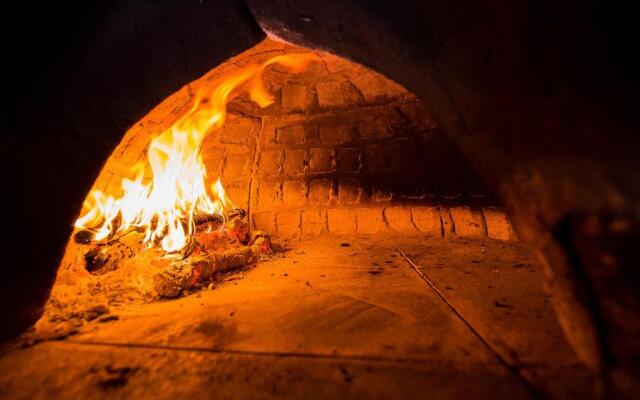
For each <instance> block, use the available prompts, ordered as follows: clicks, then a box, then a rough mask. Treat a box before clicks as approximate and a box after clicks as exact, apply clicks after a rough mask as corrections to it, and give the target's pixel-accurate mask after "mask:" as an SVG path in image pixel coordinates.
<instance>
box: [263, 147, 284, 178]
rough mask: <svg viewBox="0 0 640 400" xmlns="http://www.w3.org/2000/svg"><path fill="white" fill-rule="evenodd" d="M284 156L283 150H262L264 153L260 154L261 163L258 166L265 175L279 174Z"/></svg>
mask: <svg viewBox="0 0 640 400" xmlns="http://www.w3.org/2000/svg"><path fill="white" fill-rule="evenodd" d="M282 157H283V152H282V151H264V152H262V154H260V163H259V166H258V168H259V169H260V173H261V174H262V175H264V176H269V175H277V174H279V172H280V164H281V162H282Z"/></svg>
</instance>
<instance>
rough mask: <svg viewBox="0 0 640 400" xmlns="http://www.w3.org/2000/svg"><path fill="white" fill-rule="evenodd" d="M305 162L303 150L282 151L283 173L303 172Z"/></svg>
mask: <svg viewBox="0 0 640 400" xmlns="http://www.w3.org/2000/svg"><path fill="white" fill-rule="evenodd" d="M306 165H307V162H306V151H305V150H287V151H285V153H284V162H283V165H282V166H283V168H284V173H285V175H300V174H302V173H304V171H305V166H306Z"/></svg>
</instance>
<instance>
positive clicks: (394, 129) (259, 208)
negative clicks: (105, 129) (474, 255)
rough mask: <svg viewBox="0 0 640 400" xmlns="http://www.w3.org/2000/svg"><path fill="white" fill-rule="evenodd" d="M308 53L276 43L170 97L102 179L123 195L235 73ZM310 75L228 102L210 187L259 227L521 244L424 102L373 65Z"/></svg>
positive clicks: (274, 80) (212, 154)
mask: <svg viewBox="0 0 640 400" xmlns="http://www.w3.org/2000/svg"><path fill="white" fill-rule="evenodd" d="M300 51H308V50H304V49H299V48H295V47H293V46H288V45H284V44H281V43H276V42H272V41H268V40H267V41H265V42H263V43H261V44H260V45H258V46H256V47H255V48H254V49H251V50H249V51H247V52H246V53H244V54H242V55H240V56H238V57H236V58H234V59H231V60H229V61H228V62H226V63H224V64H222V65H220V66H219V67H217V68H215V69H214V70H212V71H211V72H210V73H208V74H207V75H205V76H204V77H202V78H201V79H199V80H198V81H195V82H192V83H190V84H189V85H187V86H185V88H183V89H181V90H180V91H178V92H176V93H175V94H174V95H172V96H170V97H169V98H167V99H165V100H164V101H163V102H162V103H161V104H160V105H158V107H156V109H154V110H153V111H151V112H150V113H149V114H148V115H147V116H146V117H145V118H143V119H142V120H141V121H140V122H139V123H138V124H136V126H134V127H132V128H131V129H130V130H129V132H127V134H126V135H125V138H124V139H123V141H122V143H121V144H120V145H119V146H118V148H116V150H115V151H114V153H113V155H112V157H111V158H110V159H109V160H108V162H107V164H106V165H105V168H104V170H103V171H102V173H101V176H100V177H99V179H98V180H97V182H96V187H97V188H107V189H108V190H109V191H110V192H113V191H117V187H119V182H120V179H121V177H122V175H123V174H122V171H126V170H127V169H128V168H129V167H130V166H131V165H132V164H133V163H135V162H137V161H140V160H143V157H144V153H145V151H146V146H148V143H149V141H150V140H151V138H152V137H153V136H155V135H156V134H158V133H159V132H161V131H162V130H163V129H166V127H168V126H170V125H171V124H172V123H173V122H175V120H176V118H177V117H179V116H180V115H181V113H182V111H183V110H184V109H186V108H187V107H189V106H190V105H191V100H192V93H195V92H196V91H197V90H198V88H199V87H201V86H202V85H211V84H212V83H213V82H215V81H216V79H217V78H218V77H220V76H223V75H224V74H225V73H228V72H230V71H234V70H236V69H238V68H241V67H242V66H243V65H246V64H247V63H250V62H260V61H263V60H265V59H267V58H270V57H273V56H274V55H277V54H282V53H286V52H300ZM318 54H319V55H320V57H321V61H319V62H316V63H314V64H311V65H310V67H309V68H308V69H307V70H305V71H304V72H302V73H297V74H292V73H290V72H289V71H288V70H287V69H284V68H282V67H279V66H274V67H272V68H269V69H268V70H267V71H266V72H265V75H264V77H265V80H266V86H267V88H268V89H269V90H270V92H271V93H273V94H274V95H275V98H276V101H275V103H274V104H272V105H270V106H268V107H266V108H262V109H261V108H259V107H258V106H257V105H256V104H254V103H252V102H251V101H250V100H249V99H248V96H247V95H246V94H241V95H239V96H238V97H236V98H235V99H234V100H233V101H232V102H231V103H229V106H228V111H229V114H228V117H227V121H226V123H225V126H224V127H223V129H221V130H217V131H213V132H211V133H210V134H209V135H208V136H207V138H206V139H205V141H204V143H203V147H202V153H203V160H204V162H205V164H206V166H207V171H208V179H210V180H212V181H213V180H215V179H216V178H217V177H218V176H220V177H221V179H222V183H223V185H224V187H225V189H226V190H227V192H228V193H229V195H230V197H231V198H232V200H233V201H234V203H235V204H236V205H237V206H239V207H242V208H245V209H248V210H249V212H250V219H251V223H252V225H253V227H254V228H257V229H264V230H267V231H269V232H271V233H272V234H276V235H279V236H286V237H293V236H307V237H308V236H313V235H317V234H320V233H325V232H329V233H334V234H341V233H362V234H372V233H378V232H400V233H422V234H428V235H431V236H434V237H452V236H454V235H457V236H463V237H491V238H495V239H501V240H510V239H513V238H514V235H513V230H512V229H511V227H510V225H509V223H508V220H507V217H506V215H505V214H504V212H502V211H500V209H498V208H491V207H489V206H491V205H495V202H493V201H492V199H491V197H490V196H488V195H487V191H486V190H485V189H484V187H483V185H482V182H481V180H480V179H479V178H478V176H477V175H476V173H475V171H474V170H473V168H472V167H471V166H470V165H469V164H468V163H467V162H466V160H465V158H464V157H463V156H462V155H460V153H459V152H458V151H457V149H456V148H455V147H454V146H453V145H452V144H451V142H450V141H449V140H448V138H447V136H446V135H444V134H443V133H442V132H440V131H439V130H438V127H437V125H436V123H435V122H434V120H433V119H432V117H431V116H430V114H429V112H428V111H427V110H426V109H425V107H424V106H423V104H422V103H421V102H420V100H418V99H417V98H416V97H415V96H414V95H412V94H411V93H409V92H407V91H406V90H404V89H403V88H402V87H401V86H399V85H397V84H395V83H393V82H391V81H389V80H387V79H385V78H384V77H382V76H381V75H379V74H377V73H375V72H373V71H371V70H369V69H366V68H365V67H363V66H360V65H357V64H354V63H350V62H348V61H346V60H344V59H341V58H339V57H335V56H332V55H329V54H326V53H320V52H319V53H318Z"/></svg>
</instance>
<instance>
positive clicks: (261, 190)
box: [258, 180, 280, 209]
mask: <svg viewBox="0 0 640 400" xmlns="http://www.w3.org/2000/svg"><path fill="white" fill-rule="evenodd" d="M279 204H280V183H279V182H269V181H265V180H263V181H261V182H260V184H259V186H258V205H259V206H260V208H263V209H264V208H271V207H274V206H276V205H279Z"/></svg>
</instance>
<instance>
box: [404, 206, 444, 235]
mask: <svg viewBox="0 0 640 400" xmlns="http://www.w3.org/2000/svg"><path fill="white" fill-rule="evenodd" d="M411 219H412V220H413V224H414V225H415V226H416V228H418V230H419V231H420V232H422V233H427V234H429V235H432V236H438V237H442V225H441V221H440V213H439V212H438V209H437V208H435V207H413V208H411Z"/></svg>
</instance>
